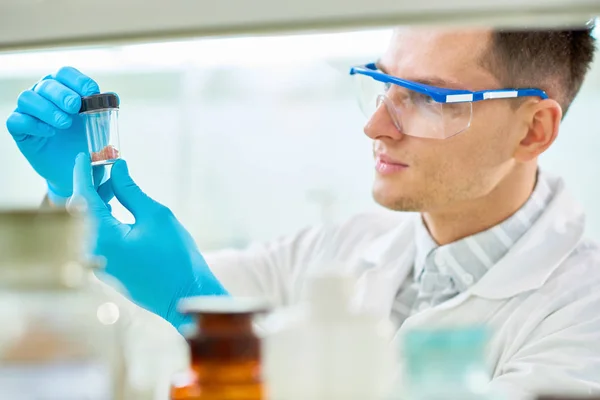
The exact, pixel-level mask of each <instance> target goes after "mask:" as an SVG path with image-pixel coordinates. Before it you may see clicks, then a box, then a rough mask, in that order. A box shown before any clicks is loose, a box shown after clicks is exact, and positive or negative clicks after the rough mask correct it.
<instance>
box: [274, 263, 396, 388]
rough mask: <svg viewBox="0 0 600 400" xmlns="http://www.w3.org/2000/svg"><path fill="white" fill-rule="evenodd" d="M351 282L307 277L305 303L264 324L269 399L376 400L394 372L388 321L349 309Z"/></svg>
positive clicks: (328, 275)
mask: <svg viewBox="0 0 600 400" xmlns="http://www.w3.org/2000/svg"><path fill="white" fill-rule="evenodd" d="M355 283H356V281H355V279H354V277H352V276H350V275H345V274H340V273H337V272H334V271H333V270H332V271H323V272H319V273H316V274H313V275H311V276H309V277H308V279H307V285H306V289H307V290H306V293H305V297H304V301H303V302H301V303H300V304H298V305H297V306H294V307H289V308H285V309H282V310H280V311H278V312H275V313H273V314H271V315H270V316H269V317H268V318H267V319H266V321H265V324H264V326H265V328H266V330H267V336H266V338H265V372H266V373H265V378H266V383H267V384H268V388H269V393H270V397H269V399H270V400H374V399H382V398H383V397H384V395H385V394H387V392H388V390H389V385H390V384H391V383H392V380H393V377H394V371H395V360H396V359H395V355H394V351H393V348H392V346H391V341H392V337H393V330H392V326H391V325H390V324H389V323H388V322H389V321H382V320H379V319H378V318H376V317H375V316H373V315H371V314H367V313H364V312H361V311H359V310H357V309H354V308H353V307H352V299H353V296H354V294H355V290H354V289H355Z"/></svg>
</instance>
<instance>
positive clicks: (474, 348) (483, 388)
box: [403, 326, 499, 400]
mask: <svg viewBox="0 0 600 400" xmlns="http://www.w3.org/2000/svg"><path fill="white" fill-rule="evenodd" d="M487 340H488V331H487V329H486V328H485V327H481V326H473V327H465V328H444V329H431V330H427V329H415V330H412V331H409V332H407V333H406V336H405V337H404V342H403V347H404V357H405V366H404V368H405V380H404V382H405V384H406V386H407V387H406V389H407V390H408V393H409V396H407V397H408V398H410V399H411V400H446V399H461V400H482V399H496V398H499V396H498V395H497V394H492V393H489V392H488V386H489V382H490V373H489V371H488V366H487V363H486V358H485V354H486V353H485V350H486V346H487Z"/></svg>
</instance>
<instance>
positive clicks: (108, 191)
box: [98, 179, 115, 211]
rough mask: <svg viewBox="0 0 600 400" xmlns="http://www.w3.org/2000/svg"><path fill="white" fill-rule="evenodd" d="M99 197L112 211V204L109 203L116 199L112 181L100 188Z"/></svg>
mask: <svg viewBox="0 0 600 400" xmlns="http://www.w3.org/2000/svg"><path fill="white" fill-rule="evenodd" d="M98 195H99V196H100V198H101V199H102V201H103V202H104V204H106V207H107V208H108V209H109V211H110V210H111V207H110V204H108V202H109V201H111V200H112V198H113V197H115V193H114V191H113V188H112V182H111V180H110V179H109V180H107V181H106V182H104V183H103V184H101V185H100V186H99V187H98Z"/></svg>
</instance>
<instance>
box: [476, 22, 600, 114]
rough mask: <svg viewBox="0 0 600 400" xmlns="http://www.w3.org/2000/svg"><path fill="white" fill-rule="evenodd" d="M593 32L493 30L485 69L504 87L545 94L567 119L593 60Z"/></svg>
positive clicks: (588, 27) (586, 29)
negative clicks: (530, 89)
mask: <svg viewBox="0 0 600 400" xmlns="http://www.w3.org/2000/svg"><path fill="white" fill-rule="evenodd" d="M593 29H594V24H593V23H591V22H590V23H589V24H587V25H586V26H583V27H580V28H574V29H569V30H565V29H546V30H507V29H497V30H493V31H492V36H491V43H490V46H489V48H488V51H487V54H486V55H485V56H484V65H485V66H486V67H487V68H488V69H489V70H490V71H492V73H494V75H496V77H498V79H499V80H500V82H501V84H502V85H504V86H505V87H537V88H539V89H543V90H545V91H546V92H547V93H548V95H549V96H550V97H552V98H554V99H555V100H556V101H558V102H559V103H560V105H561V106H562V109H563V115H564V114H566V112H567V110H568V109H569V106H570V105H571V102H572V101H573V99H575V96H576V95H577V93H578V92H579V89H580V88H581V85H582V83H583V80H584V78H585V75H586V73H587V71H588V70H589V68H590V66H591V63H592V61H593V59H594V51H595V40H594V37H593V34H592V32H593Z"/></svg>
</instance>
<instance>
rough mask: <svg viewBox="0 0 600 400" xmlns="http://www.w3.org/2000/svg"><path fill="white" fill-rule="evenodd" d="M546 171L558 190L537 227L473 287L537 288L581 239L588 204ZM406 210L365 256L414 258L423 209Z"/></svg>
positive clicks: (511, 292)
mask: <svg viewBox="0 0 600 400" xmlns="http://www.w3.org/2000/svg"><path fill="white" fill-rule="evenodd" d="M540 173H542V172H540ZM544 175H545V179H546V180H547V182H548V184H549V185H550V186H551V187H552V190H553V192H554V197H553V199H552V200H551V201H550V204H549V205H548V207H547V208H546V210H545V211H544V213H543V214H542V215H541V216H540V217H539V218H538V220H537V221H536V222H535V223H534V224H533V226H532V227H531V229H530V230H529V231H527V233H525V234H524V235H523V236H522V237H521V239H519V241H517V242H516V243H515V244H514V245H513V247H512V248H511V249H510V251H509V252H508V253H507V254H506V255H505V256H504V257H503V258H502V259H501V260H500V261H499V262H498V263H497V264H496V265H494V266H493V267H492V268H491V269H490V270H489V271H488V272H487V273H486V274H485V275H484V276H483V277H482V278H481V279H480V280H479V281H478V282H477V283H476V284H475V285H473V286H472V287H471V288H470V289H469V290H467V293H469V294H474V295H476V296H479V297H484V298H489V299H503V298H508V297H512V296H515V295H517V294H519V293H523V292H526V291H529V290H534V289H537V288H539V287H541V286H542V285H543V284H544V283H545V282H546V280H547V279H548V277H549V276H550V275H551V274H552V273H553V272H554V270H555V269H556V268H558V266H559V265H560V264H561V262H562V261H564V260H565V259H566V258H567V257H568V256H569V254H570V253H571V252H572V251H573V250H574V248H575V247H576V246H577V244H578V243H579V242H580V240H581V238H582V237H583V232H584V230H585V215H584V212H583V209H582V207H581V206H580V205H579V204H578V203H577V202H576V201H575V200H574V199H573V198H572V196H571V195H570V194H569V193H568V191H567V190H566V188H565V184H564V181H563V180H562V179H561V178H557V177H553V176H551V175H548V174H546V173H544ZM403 214H404V213H403ZM404 215H405V218H402V219H401V220H400V222H399V224H398V226H397V227H396V228H394V229H392V230H390V231H389V232H387V233H385V234H384V235H382V236H380V237H379V238H377V239H375V240H374V241H373V242H372V243H371V244H370V246H368V247H367V248H366V250H365V252H364V253H363V257H362V259H363V260H364V261H365V262H367V263H369V264H374V265H378V266H380V267H381V266H387V267H393V266H394V265H395V264H396V263H395V262H394V261H395V260H402V262H401V264H405V263H406V262H413V263H414V247H415V226H416V223H417V219H416V218H420V214H418V213H406V214H404ZM409 254H410V255H411V257H412V258H411V260H410V261H408V260H407V256H408V255H409ZM395 267H396V268H404V267H405V266H404V265H395ZM465 294H466V293H465ZM467 297H468V295H467Z"/></svg>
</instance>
